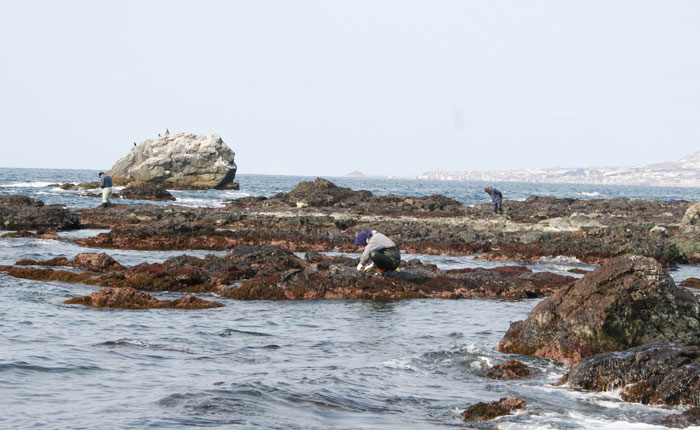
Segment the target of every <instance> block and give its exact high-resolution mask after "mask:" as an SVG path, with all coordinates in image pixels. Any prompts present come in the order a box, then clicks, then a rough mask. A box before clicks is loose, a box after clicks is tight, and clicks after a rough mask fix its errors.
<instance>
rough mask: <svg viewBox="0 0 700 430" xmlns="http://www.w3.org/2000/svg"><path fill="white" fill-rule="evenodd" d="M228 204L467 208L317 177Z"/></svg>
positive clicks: (443, 211) (450, 211) (372, 209)
mask: <svg viewBox="0 0 700 430" xmlns="http://www.w3.org/2000/svg"><path fill="white" fill-rule="evenodd" d="M226 204H227V205H229V206H231V207H241V206H245V207H258V208H266V209H270V208H289V207H295V208H305V207H311V208H329V209H335V210H352V212H354V213H358V214H364V213H381V214H385V215H406V214H413V215H430V216H445V215H453V216H454V215H463V214H464V213H465V210H466V208H465V207H464V206H463V205H462V204H461V203H460V202H458V201H456V200H453V199H450V198H448V197H445V196H442V195H438V194H435V195H432V196H424V197H409V196H399V195H394V194H389V195H385V196H375V195H373V194H372V192H370V191H367V190H359V191H354V190H352V189H350V188H345V187H339V186H337V185H335V184H334V183H332V182H330V181H328V180H326V179H323V178H316V179H315V180H314V181H305V182H300V183H298V184H297V185H296V186H295V187H294V189H293V190H292V191H291V192H289V193H279V194H276V195H274V196H272V197H270V198H269V199H267V198H259V197H249V198H244V199H238V200H230V201H228V202H226Z"/></svg>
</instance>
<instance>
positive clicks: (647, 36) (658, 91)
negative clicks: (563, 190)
mask: <svg viewBox="0 0 700 430" xmlns="http://www.w3.org/2000/svg"><path fill="white" fill-rule="evenodd" d="M698 23H700V1H694V0H689V1H678V0H669V1H665V0H664V1H662V0H659V1H643V0H629V1H616V0H602V1H590V0H585V1H584V0H581V1H566V0H552V1H525V0H514V1H497V0H483V1H468V0H454V1H450V0H424V1H411V0H395V1H382V0H371V1H361V0H348V1H345V0H343V1H332V0H318V1H310V0H294V1H289V0H279V1H266V0H249V1H206V0H205V1H172V0H167V1H150V0H138V1H125V0H119V1H94V0H90V1H65V0H62V1H33V0H23V1H15V0H0V61H2V63H1V64H2V67H0V131H1V134H0V144H1V145H2V152H1V153H2V156H1V157H0V166H3V167H44V168H94V169H107V168H109V167H111V166H112V164H113V163H114V162H115V161H116V160H117V159H118V158H120V157H122V156H124V155H126V154H127V153H128V152H129V151H130V150H131V148H132V146H133V143H132V142H134V141H137V142H141V141H143V140H145V139H148V138H152V137H155V136H157V134H158V133H161V132H163V131H164V130H165V129H166V128H169V129H170V131H171V132H192V133H197V134H200V133H209V132H215V133H218V134H220V135H221V136H222V137H223V139H224V141H225V142H226V143H227V144H228V145H229V146H230V147H231V148H232V149H233V150H234V152H236V163H237V164H238V167H239V173H271V174H303V175H328V176H332V175H343V174H346V173H348V172H350V171H352V170H360V171H362V172H364V173H367V174H387V175H401V176H410V175H416V174H420V173H423V172H425V171H428V170H432V169H440V170H474V169H477V170H493V169H515V168H523V167H556V166H610V165H638V164H647V163H653V162H658V161H674V160H677V159H679V158H681V157H683V156H684V155H686V154H689V153H691V152H694V151H697V150H700V52H699V51H700V25H699V24H698Z"/></svg>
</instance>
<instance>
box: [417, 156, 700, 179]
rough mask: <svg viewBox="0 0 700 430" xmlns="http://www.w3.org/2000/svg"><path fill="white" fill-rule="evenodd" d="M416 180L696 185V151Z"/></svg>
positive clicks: (436, 174) (699, 173) (699, 163)
mask: <svg viewBox="0 0 700 430" xmlns="http://www.w3.org/2000/svg"><path fill="white" fill-rule="evenodd" d="M415 178H416V179H437V180H445V181H511V182H548V183H571V184H614V185H650V186H676V187H700V151H697V152H694V153H692V154H690V155H688V156H686V157H684V158H682V159H680V160H679V161H677V162H665V163H656V164H649V165H645V166H632V167H578V168H532V169H518V170H494V171H485V170H472V171H452V172H442V171H437V170H436V171H432V172H426V173H423V174H422V175H418V176H416V177H415Z"/></svg>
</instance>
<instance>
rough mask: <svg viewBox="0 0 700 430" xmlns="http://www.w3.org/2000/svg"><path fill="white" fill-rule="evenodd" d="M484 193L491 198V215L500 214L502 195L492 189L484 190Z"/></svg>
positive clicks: (501, 211) (501, 210)
mask: <svg viewBox="0 0 700 430" xmlns="http://www.w3.org/2000/svg"><path fill="white" fill-rule="evenodd" d="M484 192H485V193H486V194H488V195H490V196H491V203H493V213H495V214H496V213H498V214H502V213H503V208H502V207H501V203H502V202H503V194H501V192H500V191H498V190H497V189H495V188H493V187H486V188H484Z"/></svg>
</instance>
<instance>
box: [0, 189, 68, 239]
mask: <svg viewBox="0 0 700 430" xmlns="http://www.w3.org/2000/svg"><path fill="white" fill-rule="evenodd" d="M79 227H80V218H78V216H77V215H75V214H73V213H71V212H70V211H68V210H67V209H65V208H63V207H61V206H59V205H48V206H47V205H44V202H42V201H41V200H37V199H32V198H30V197H27V196H22V195H16V194H10V195H0V229H3V230H37V229H50V230H72V229H76V228H79Z"/></svg>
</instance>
